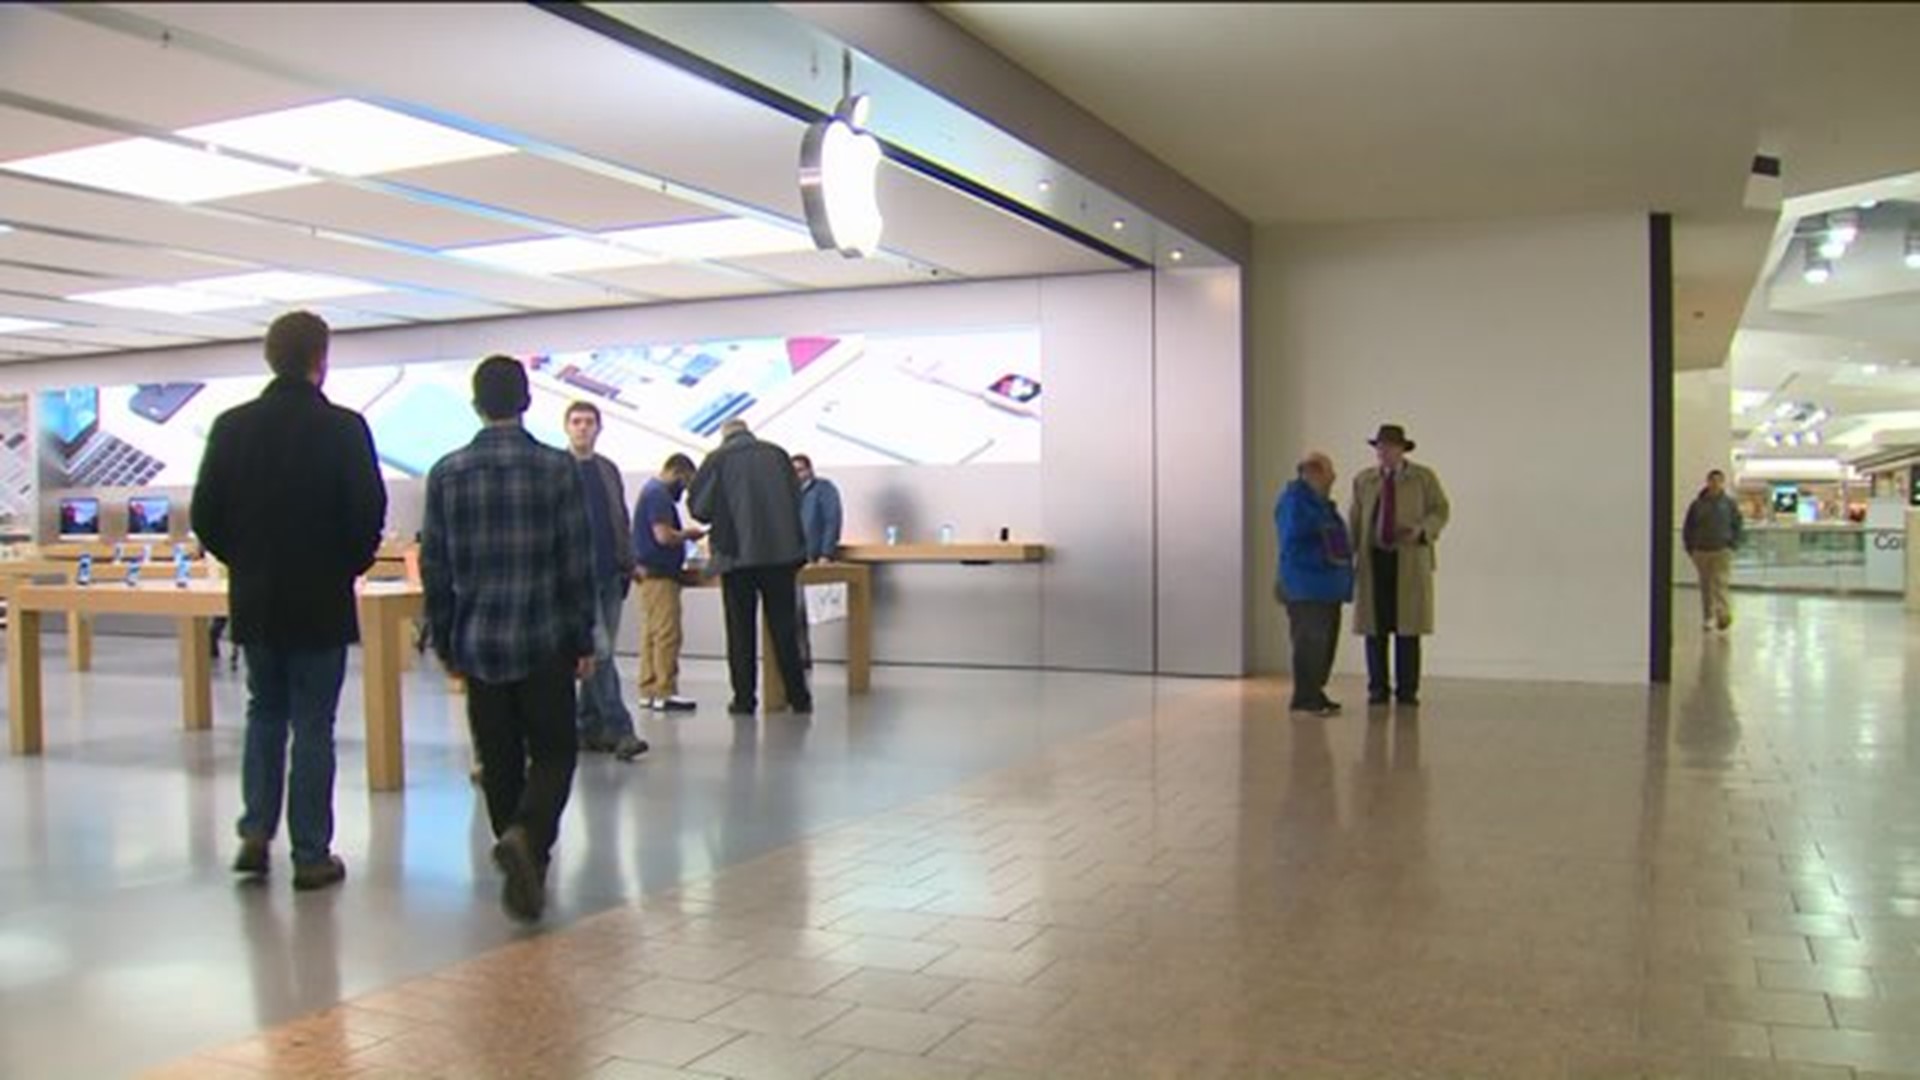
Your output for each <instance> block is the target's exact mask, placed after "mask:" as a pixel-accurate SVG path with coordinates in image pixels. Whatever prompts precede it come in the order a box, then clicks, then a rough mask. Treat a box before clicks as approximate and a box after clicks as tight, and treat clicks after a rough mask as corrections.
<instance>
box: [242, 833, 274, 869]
mask: <svg viewBox="0 0 1920 1080" xmlns="http://www.w3.org/2000/svg"><path fill="white" fill-rule="evenodd" d="M272 866H273V863H272V861H271V860H270V859H268V857H267V842H266V841H265V840H263V839H261V838H260V837H258V836H243V837H241V838H240V852H239V854H237V855H235V856H234V857H233V872H234V873H236V874H245V875H247V876H248V877H266V876H267V871H268V870H269V869H271V868H272Z"/></svg>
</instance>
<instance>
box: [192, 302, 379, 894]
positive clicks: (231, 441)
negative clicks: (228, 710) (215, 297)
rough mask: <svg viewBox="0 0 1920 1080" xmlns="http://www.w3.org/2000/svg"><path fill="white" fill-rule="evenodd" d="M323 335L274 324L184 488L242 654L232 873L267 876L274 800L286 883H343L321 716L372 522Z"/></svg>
mask: <svg viewBox="0 0 1920 1080" xmlns="http://www.w3.org/2000/svg"><path fill="white" fill-rule="evenodd" d="M329 336H330V335H329V331H328V328H327V324H326V323H325V322H324V321H322V320H321V319H320V317H319V316H317V315H313V314H311V313H309V312H305V311H295V312H291V313H289V314H286V315H282V316H281V317H280V318H278V319H276V320H274V323H273V325H272V326H271V327H269V328H268V329H267V343H266V354H267V364H268V366H269V367H271V368H272V369H273V375H274V378H273V381H272V382H271V383H269V384H268V385H267V388H266V390H265V391H264V392H263V393H262V394H261V395H260V396H259V397H258V398H256V399H254V400H253V401H250V402H248V403H246V404H245V405H240V406H238V407H236V408H233V409H230V410H228V411H227V412H226V413H224V414H222V415H221V417H220V418H219V419H218V420H217V421H215V422H214V425H213V431H212V433H211V434H209V435H208V436H207V451H206V456H205V457H204V458H203V459H202V460H201V462H200V479H199V483H198V484H197V485H195V487H194V489H193V529H194V532H195V533H196V534H198V535H199V537H200V543H201V544H202V545H204V546H205V547H206V549H207V550H208V551H210V552H212V553H213V554H214V555H215V556H216V557H218V558H219V559H220V561H221V562H223V563H225V564H226V565H227V567H228V571H229V577H230V583H229V586H228V606H229V612H230V616H231V620H232V622H231V624H230V625H231V633H232V635H233V642H234V645H235V646H236V647H238V648H242V649H244V650H246V657H247V734H246V751H245V756H244V757H243V758H242V761H241V770H240V780H241V790H242V795H243V797H244V802H245V804H246V805H245V811H244V812H243V813H242V814H241V817H240V823H239V833H240V854H239V856H238V857H237V858H235V860H234V864H233V868H234V870H235V871H236V872H238V873H242V874H248V875H251V876H258V875H262V874H265V873H266V872H267V868H268V858H267V845H268V844H269V843H270V842H271V841H272V839H273V836H274V834H275V833H276V832H277V831H278V829H279V825H280V813H281V805H282V798H283V795H284V801H285V808H286V816H287V832H288V835H289V836H290V837H291V839H292V842H293V887H294V888H296V889H323V888H326V887H327V886H330V885H335V884H338V883H339V882H340V881H341V880H343V879H344V878H345V877H346V876H347V868H346V864H344V863H342V862H341V861H340V857H339V856H337V855H335V854H333V851H332V844H333V772H334V755H333V723H334V712H335V710H336V709H337V707H338V706H339V703H340V685H341V682H342V680H343V679H344V678H345V676H346V665H347V646H348V645H351V644H353V643H354V642H356V641H358V640H359V639H360V625H359V620H358V617H357V612H356V610H355V603H354V591H353V584H354V579H355V578H357V577H359V576H360V575H361V574H363V573H365V572H366V571H367V568H368V567H370V566H372V565H373V560H374V556H375V555H376V554H377V553H378V551H379V548H380V531H381V529H382V527H383V526H384V525H385V524H386V517H387V491H386V486H385V485H384V484H383V483H382V482H381V479H380V467H379V465H378V464H377V463H376V461H375V459H374V451H373V436H372V434H371V433H370V432H368V430H367V424H366V421H364V420H362V419H361V418H360V415H359V414H358V413H355V412H353V411H351V410H348V409H343V408H341V407H339V406H337V405H334V404H332V403H330V402H328V401H327V399H326V397H325V396H324V395H322V394H321V392H320V386H321V384H322V383H323V382H325V381H326V377H327V344H328V340H329ZM289 731H291V733H292V737H293V767H292V770H291V776H289V770H288V767H287V738H288V733H289Z"/></svg>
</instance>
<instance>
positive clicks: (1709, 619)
mask: <svg viewBox="0 0 1920 1080" xmlns="http://www.w3.org/2000/svg"><path fill="white" fill-rule="evenodd" d="M1740 538H1741V524H1740V505H1739V504H1738V503H1736V502H1734V501H1733V497H1732V496H1730V495H1728V494H1727V474H1726V473H1724V472H1721V471H1720V470H1719V469H1715V470H1713V471H1712V472H1710V473H1708V474H1707V486H1706V487H1704V488H1702V489H1701V490H1700V494H1699V495H1697V496H1695V497H1694V500H1693V505H1691V506H1689V507H1687V521H1686V524H1685V525H1684V526H1683V527H1682V528H1681V530H1680V542H1681V544H1683V545H1684V546H1685V547H1686V549H1687V554H1688V555H1689V556H1691V557H1692V558H1693V565H1694V568H1695V569H1696V570H1698V571H1699V573H1700V611H1701V617H1702V619H1703V621H1704V623H1705V626H1706V628H1707V629H1708V630H1725V629H1727V628H1728V627H1730V626H1732V625H1733V606H1732V604H1730V603H1729V602H1728V600H1727V583H1728V580H1729V579H1730V578H1731V577H1732V576H1733V552H1734V549H1735V548H1738V547H1739V546H1740Z"/></svg>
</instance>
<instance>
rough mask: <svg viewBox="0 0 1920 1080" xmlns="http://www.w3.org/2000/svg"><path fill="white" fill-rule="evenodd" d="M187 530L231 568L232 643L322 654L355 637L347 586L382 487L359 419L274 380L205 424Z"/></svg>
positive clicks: (383, 506)
mask: <svg viewBox="0 0 1920 1080" xmlns="http://www.w3.org/2000/svg"><path fill="white" fill-rule="evenodd" d="M192 515H193V531H194V533H195V534H196V535H198V536H199V538H200V543H201V545H202V546H203V547H205V548H206V549H207V550H208V551H210V552H212V553H213V554H214V556H215V557H217V558H218V559H219V560H220V561H221V562H223V563H225V564H226V565H227V567H228V571H229V577H230V584H229V586H228V601H227V602H228V605H229V609H230V612H231V618H232V623H231V626H232V634H233V640H234V641H235V642H236V643H237V644H241V645H262V646H266V647H269V648H277V649H323V648H334V647H339V646H345V645H350V644H352V643H353V642H356V641H358V640H360V623H359V618H358V615H357V612H356V611H355V606H354V593H353V583H354V579H355V578H356V577H358V576H360V575H361V574H363V573H365V572H366V571H367V568H368V567H370V566H372V565H373V560H374V556H375V555H376V554H378V553H379V550H380V530H381V529H382V528H383V527H384V526H385V525H386V519H387V489H386V485H385V484H384V483H383V482H382V481H381V479H380V466H379V465H378V464H377V463H376V461H375V459H374V452H373V436H372V435H371V434H370V433H369V432H368V431H367V424H366V421H364V420H362V419H361V418H360V414H358V413H355V412H352V411H351V410H348V409H343V408H340V407H339V406H337V405H334V404H332V403H330V402H328V401H327V399H326V396H325V395H323V394H322V393H321V392H320V388H319V387H317V386H314V385H313V384H312V383H310V382H308V381H306V380H305V379H295V378H276V379H274V380H273V381H272V382H271V383H269V384H267V388H266V390H265V391H263V392H262V393H261V395H260V396H259V397H258V398H255V399H254V400H252V401H250V402H247V403H246V404H244V405H239V406H236V407H235V408H232V409H229V410H228V411H227V412H225V413H223V414H221V416H220V418H219V419H218V420H216V421H214V424H213V431H212V432H211V433H210V434H209V435H208V436H207V449H206V455H205V456H204V457H203V458H202V459H201V461H200V477H199V481H198V483H196V484H195V485H194V489H193V511H192Z"/></svg>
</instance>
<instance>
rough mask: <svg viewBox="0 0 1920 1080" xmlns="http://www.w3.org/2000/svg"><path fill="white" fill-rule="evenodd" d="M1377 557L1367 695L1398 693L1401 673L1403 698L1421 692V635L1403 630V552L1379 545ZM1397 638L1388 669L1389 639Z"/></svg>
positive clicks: (1379, 695)
mask: <svg viewBox="0 0 1920 1080" xmlns="http://www.w3.org/2000/svg"><path fill="white" fill-rule="evenodd" d="M1369 554H1370V557H1371V558H1372V560H1373V564H1372V569H1373V630H1374V632H1373V633H1371V634H1368V635H1367V696H1368V697H1369V698H1373V699H1376V700H1377V699H1380V698H1384V697H1387V696H1389V695H1391V694H1393V693H1394V692H1395V687H1394V679H1393V677H1392V676H1393V675H1398V676H1399V684H1400V685H1399V688H1398V692H1399V695H1400V699H1401V700H1402V701H1407V700H1411V699H1412V698H1414V697H1416V696H1418V695H1419V693H1420V637H1419V635H1418V634H1402V633H1399V632H1398V631H1399V629H1400V553H1399V552H1397V551H1381V550H1380V549H1378V548H1375V549H1374V550H1373V551H1372V552H1370V553H1369ZM1389 636H1391V637H1392V638H1393V671H1392V672H1391V673H1389V672H1388V670H1387V638H1388V637H1389Z"/></svg>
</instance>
